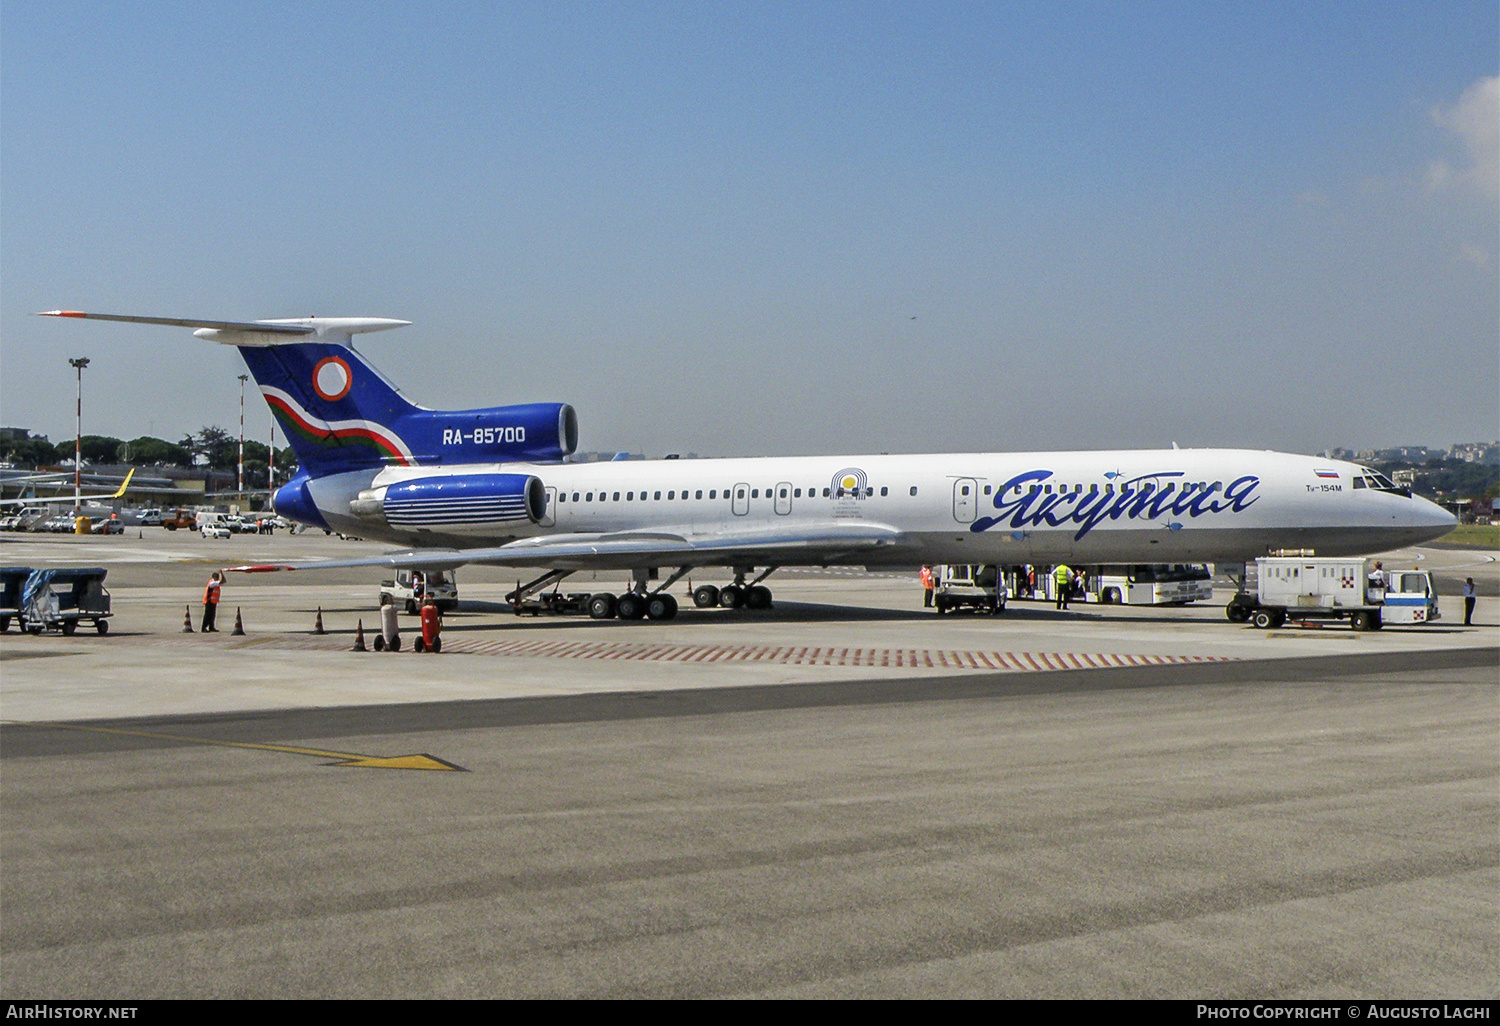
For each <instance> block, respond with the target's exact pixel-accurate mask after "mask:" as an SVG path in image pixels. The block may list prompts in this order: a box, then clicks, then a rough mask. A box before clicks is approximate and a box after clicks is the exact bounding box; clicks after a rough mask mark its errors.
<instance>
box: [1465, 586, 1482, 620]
mask: <svg viewBox="0 0 1500 1026" xmlns="http://www.w3.org/2000/svg"><path fill="white" fill-rule="evenodd" d="M1478 597H1479V592H1478V590H1477V589H1476V588H1475V587H1474V578H1472V577H1465V578H1464V626H1465V627H1472V626H1473V625H1474V603H1475V601H1476V600H1477V599H1478Z"/></svg>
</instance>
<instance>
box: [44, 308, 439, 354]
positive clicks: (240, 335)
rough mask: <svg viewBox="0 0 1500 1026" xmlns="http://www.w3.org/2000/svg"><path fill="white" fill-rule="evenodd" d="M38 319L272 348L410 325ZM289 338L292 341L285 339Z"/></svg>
mask: <svg viewBox="0 0 1500 1026" xmlns="http://www.w3.org/2000/svg"><path fill="white" fill-rule="evenodd" d="M37 316H38V317H81V318H84V319H86V320H91V321H124V322H125V323H127V324H166V325H169V326H171V327H174V328H196V329H198V330H196V331H194V332H193V334H195V335H197V336H198V337H199V338H206V339H210V340H212V341H214V342H222V343H224V344H225V345H230V346H271V345H285V344H286V343H289V342H298V341H303V340H304V339H305V337H306V336H308V335H311V336H313V337H314V338H316V339H317V340H318V341H319V342H339V343H343V344H345V345H347V344H348V342H349V339H350V336H353V335H358V334H362V333H364V332H369V331H386V330H388V329H390V328H404V327H406V326H407V325H408V324H410V323H411V321H398V320H395V319H393V318H390V317H284V318H277V319H274V320H265V321H213V320H203V319H200V318H191V317H137V316H135V315H134V314H99V313H84V312H83V311H82V310H43V311H42V312H41V313H39V314H37ZM286 336H292V337H286Z"/></svg>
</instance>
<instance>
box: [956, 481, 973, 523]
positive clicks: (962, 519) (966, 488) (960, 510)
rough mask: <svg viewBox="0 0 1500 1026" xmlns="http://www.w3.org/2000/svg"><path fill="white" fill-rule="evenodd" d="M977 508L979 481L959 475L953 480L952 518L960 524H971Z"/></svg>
mask: <svg viewBox="0 0 1500 1026" xmlns="http://www.w3.org/2000/svg"><path fill="white" fill-rule="evenodd" d="M978 509H979V482H978V481H976V480H974V478H972V477H961V478H959V479H958V480H957V481H954V482H953V519H954V520H957V521H958V522H959V523H960V524H972V523H973V522H974V517H975V516H976V515H977V514H976V512H975V511H976V510H978Z"/></svg>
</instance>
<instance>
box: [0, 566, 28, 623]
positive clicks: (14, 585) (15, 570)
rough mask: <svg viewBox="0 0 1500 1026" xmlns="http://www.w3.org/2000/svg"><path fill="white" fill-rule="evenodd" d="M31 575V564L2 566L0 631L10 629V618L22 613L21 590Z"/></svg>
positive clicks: (0, 580) (0, 568)
mask: <svg viewBox="0 0 1500 1026" xmlns="http://www.w3.org/2000/svg"><path fill="white" fill-rule="evenodd" d="M30 576H31V567H29V566H0V632H4V631H8V630H10V618H11V617H13V616H16V617H19V616H20V615H21V592H22V590H23V589H24V588H25V587H26V578H28V577H30ZM22 622H23V623H24V622H25V621H24V620H23V621H22Z"/></svg>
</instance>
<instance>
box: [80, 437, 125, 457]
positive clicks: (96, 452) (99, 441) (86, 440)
mask: <svg viewBox="0 0 1500 1026" xmlns="http://www.w3.org/2000/svg"><path fill="white" fill-rule="evenodd" d="M78 443H79V446H80V447H81V449H82V452H83V461H84V462H85V463H118V462H120V447H121V446H122V445H123V444H124V443H123V442H121V441H120V440H119V439H118V438H110V437H109V436H108V435H84V436H83V437H82V438H81V439H79V440H78Z"/></svg>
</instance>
